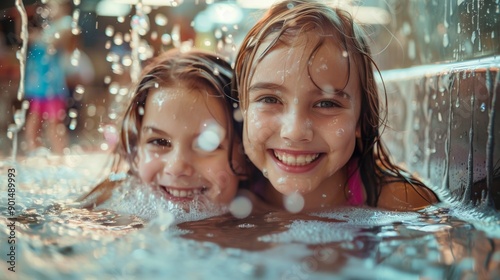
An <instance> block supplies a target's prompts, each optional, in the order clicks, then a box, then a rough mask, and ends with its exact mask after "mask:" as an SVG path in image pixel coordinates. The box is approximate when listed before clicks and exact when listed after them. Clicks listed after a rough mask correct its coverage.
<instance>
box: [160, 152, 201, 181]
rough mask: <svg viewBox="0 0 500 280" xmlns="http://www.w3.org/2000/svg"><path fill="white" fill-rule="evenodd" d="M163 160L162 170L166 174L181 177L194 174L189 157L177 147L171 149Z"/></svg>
mask: <svg viewBox="0 0 500 280" xmlns="http://www.w3.org/2000/svg"><path fill="white" fill-rule="evenodd" d="M163 161H164V166H163V172H164V173H165V174H167V175H170V176H174V177H181V176H192V175H193V174H194V167H193V165H192V161H191V157H190V156H189V155H188V154H187V153H185V152H184V153H183V152H181V151H180V150H179V149H176V150H173V151H171V152H170V153H169V154H168V155H167V156H165V157H164V158H163Z"/></svg>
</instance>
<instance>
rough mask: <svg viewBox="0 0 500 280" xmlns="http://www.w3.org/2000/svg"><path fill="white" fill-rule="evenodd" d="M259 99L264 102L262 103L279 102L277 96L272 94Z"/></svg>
mask: <svg viewBox="0 0 500 280" xmlns="http://www.w3.org/2000/svg"><path fill="white" fill-rule="evenodd" d="M258 101H259V102H262V103H270V104H274V103H278V99H277V98H276V97H271V96H265V97H262V98H261V99H259V100H258Z"/></svg>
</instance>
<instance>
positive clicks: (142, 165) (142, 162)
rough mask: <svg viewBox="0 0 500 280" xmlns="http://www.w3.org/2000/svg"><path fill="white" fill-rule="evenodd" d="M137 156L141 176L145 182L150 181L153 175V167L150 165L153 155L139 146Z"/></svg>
mask: <svg viewBox="0 0 500 280" xmlns="http://www.w3.org/2000/svg"><path fill="white" fill-rule="evenodd" d="M137 157H138V161H137V169H138V172H139V177H140V178H141V180H142V181H143V182H145V183H150V182H151V181H152V177H153V176H152V175H151V170H152V168H151V166H150V165H151V163H152V159H153V155H151V153H149V152H148V151H147V150H145V149H144V148H139V150H138V154H137Z"/></svg>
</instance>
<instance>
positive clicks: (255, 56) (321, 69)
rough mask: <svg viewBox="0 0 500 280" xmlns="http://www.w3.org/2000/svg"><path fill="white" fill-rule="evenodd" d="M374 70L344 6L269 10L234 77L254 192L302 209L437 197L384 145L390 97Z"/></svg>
mask: <svg viewBox="0 0 500 280" xmlns="http://www.w3.org/2000/svg"><path fill="white" fill-rule="evenodd" d="M374 68H375V69H376V70H377V73H378V75H379V76H381V75H380V71H379V70H378V68H377V66H376V65H375V63H374V61H373V59H372V58H371V56H370V48H369V46H368V41H367V37H366V35H365V33H364V31H363V29H362V27H360V25H358V24H357V23H356V22H354V21H353V18H352V17H351V15H350V14H348V13H347V12H346V11H343V10H341V9H337V8H333V7H330V6H327V5H325V4H322V3H320V2H315V1H310V0H307V1H305V0H303V1H302V0H295V1H283V2H279V3H277V4H275V5H274V6H272V7H271V8H270V10H269V11H267V13H266V14H265V15H264V16H263V17H262V18H261V19H260V20H259V21H258V22H257V24H256V25H255V26H254V27H253V28H252V29H251V30H250V31H249V32H248V34H247V35H246V37H245V38H244V40H243V42H242V46H241V48H240V51H239V53H238V55H237V57H236V63H235V82H234V83H233V84H234V86H236V89H235V90H233V94H236V93H237V94H238V99H239V101H240V106H241V110H242V113H243V120H244V121H243V122H244V127H243V144H244V148H245V152H246V154H247V155H248V157H249V158H250V160H251V161H252V162H253V163H254V164H255V165H256V167H257V168H258V169H259V170H260V171H261V172H262V174H263V177H266V178H267V180H262V181H261V183H260V184H256V186H254V192H255V193H257V194H258V195H259V196H260V197H261V198H262V199H264V200H265V201H267V202H269V203H271V204H272V205H275V206H279V207H285V208H286V206H287V205H286V204H287V203H290V201H292V202H293V201H295V203H298V204H299V205H301V206H300V209H302V210H312V209H317V208H321V209H325V208H326V209H328V208H330V207H336V206H345V205H367V206H372V207H380V208H385V209H389V210H401V211H405V210H418V209H422V208H424V207H426V206H428V205H430V204H432V203H435V202H437V201H438V198H437V197H436V195H435V194H434V193H433V192H432V191H431V190H430V189H429V188H427V187H426V186H425V185H424V184H423V183H422V182H421V181H419V180H418V179H417V178H415V177H413V176H411V175H409V174H408V173H406V172H405V171H404V170H403V169H402V168H400V167H398V166H397V165H395V164H394V163H393V162H392V161H391V158H390V155H389V153H388V151H387V150H386V148H385V147H384V145H383V143H382V141H381V131H382V130H383V128H384V126H385V121H386V114H385V111H384V112H383V113H382V110H381V109H382V107H381V101H383V102H384V103H383V104H384V105H385V107H387V97H386V95H385V94H384V95H382V97H381V96H380V94H379V92H378V88H377V83H376V78H375V76H374ZM264 181H265V182H264ZM297 194H299V195H297ZM287 197H288V198H290V197H293V199H291V200H290V199H289V200H287V199H284V198H287ZM302 204H303V207H302Z"/></svg>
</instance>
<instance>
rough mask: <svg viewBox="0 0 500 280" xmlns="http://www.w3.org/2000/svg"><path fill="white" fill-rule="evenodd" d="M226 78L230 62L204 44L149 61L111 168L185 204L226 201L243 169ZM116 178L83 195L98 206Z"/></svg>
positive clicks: (243, 162)
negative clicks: (201, 47)
mask: <svg viewBox="0 0 500 280" xmlns="http://www.w3.org/2000/svg"><path fill="white" fill-rule="evenodd" d="M231 77H232V69H231V67H230V65H229V64H228V62H226V61H224V60H223V59H221V58H219V57H217V56H215V55H212V54H209V53H205V52H201V51H190V52H180V51H178V50H171V51H168V52H166V53H163V54H161V55H160V56H159V57H157V58H156V59H155V60H154V61H152V62H151V63H150V64H149V65H148V66H147V67H146V68H145V69H144V71H143V74H142V75H141V79H140V80H139V83H138V86H137V88H136V89H135V91H134V92H135V93H134V95H133V97H132V99H131V100H130V103H129V106H128V108H127V111H126V113H125V116H124V119H123V122H122V129H121V135H120V141H119V143H118V145H117V148H116V153H115V154H116V159H115V160H114V167H113V170H112V171H113V173H116V172H119V171H123V169H125V171H126V173H127V176H128V177H129V178H139V179H140V181H141V182H142V183H144V184H145V185H147V186H148V187H151V188H153V189H154V190H155V191H156V193H158V194H160V195H161V196H162V197H163V198H164V199H166V200H168V201H170V202H173V203H175V204H178V205H180V206H182V207H184V206H186V205H188V204H189V203H190V202H192V201H195V200H202V201H208V202H211V203H215V204H221V205H225V204H228V203H229V202H231V200H232V199H233V198H234V196H235V194H236V191H237V189H238V184H239V181H240V178H242V176H243V173H244V171H245V170H247V169H246V168H245V165H246V162H245V161H244V154H243V152H242V151H241V150H242V149H241V140H240V135H241V128H240V127H241V123H239V122H237V121H235V120H234V118H233V110H234V107H233V103H234V102H233V101H232V100H231V99H230V97H229V96H230V90H231V86H230V80H231ZM121 183H122V182H121V180H112V179H106V180H105V181H104V182H102V183H101V184H99V185H98V186H97V187H96V188H94V190H92V191H91V193H90V194H88V195H86V196H85V197H84V198H83V199H82V201H86V203H85V204H87V205H88V206H89V207H92V206H95V205H99V204H101V203H103V202H104V201H106V200H107V199H109V198H110V197H111V195H112V191H113V190H114V189H115V188H117V187H118V186H120V184H121Z"/></svg>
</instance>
